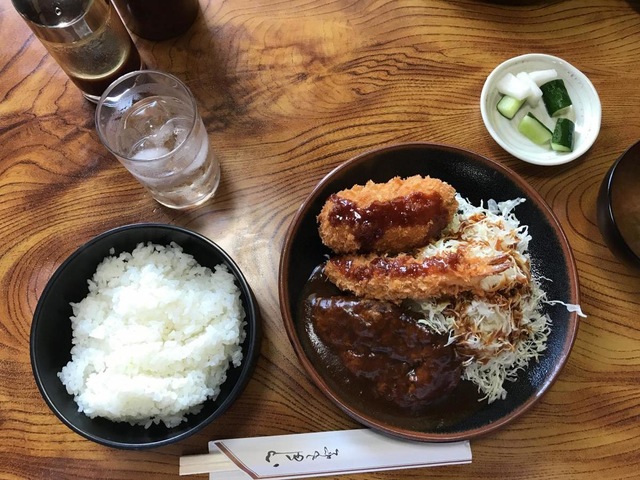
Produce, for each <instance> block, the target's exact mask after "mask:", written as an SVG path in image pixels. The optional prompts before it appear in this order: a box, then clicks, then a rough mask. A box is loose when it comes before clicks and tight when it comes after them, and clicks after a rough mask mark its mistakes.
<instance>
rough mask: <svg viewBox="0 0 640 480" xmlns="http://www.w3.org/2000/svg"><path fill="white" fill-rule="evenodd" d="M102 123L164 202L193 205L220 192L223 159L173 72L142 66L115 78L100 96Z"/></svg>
mask: <svg viewBox="0 0 640 480" xmlns="http://www.w3.org/2000/svg"><path fill="white" fill-rule="evenodd" d="M96 129H97V130H98V135H99V137H100V140H101V141H102V143H104V145H105V146H106V147H107V148H108V149H109V150H110V151H111V153H113V154H114V155H115V156H116V157H117V158H118V160H119V161H120V163H122V164H123V165H124V166H125V167H126V168H127V170H129V172H130V173H131V174H132V175H133V176H134V177H135V178H136V179H137V180H138V181H139V182H140V183H141V184H142V185H143V186H144V187H146V188H147V189H148V190H149V192H151V195H152V196H153V197H154V198H155V199H156V200H157V201H158V202H160V203H161V204H163V205H165V206H167V207H170V208H177V209H181V208H189V207H194V206H196V205H201V204H202V203H204V202H205V201H207V200H208V199H210V198H211V197H212V196H213V195H214V194H215V192H216V189H217V188H218V184H219V183H220V163H219V162H218V160H217V159H216V156H215V155H214V153H213V151H212V149H211V148H209V137H208V135H207V132H206V130H205V127H204V124H203V122H202V118H201V117H200V115H199V113H198V108H197V105H196V100H195V98H194V97H193V95H192V94H191V92H190V91H189V89H188V88H187V86H186V85H185V84H184V83H182V82H181V81H180V80H179V79H178V78H176V77H174V76H173V75H170V74H168V73H163V72H158V71H152V70H141V71H138V72H132V73H129V74H127V75H124V76H122V77H121V78H119V79H118V80H116V81H115V82H113V83H112V84H111V85H110V86H109V87H108V88H107V89H106V90H105V92H104V93H103V94H102V97H101V98H100V101H99V102H98V106H97V108H96Z"/></svg>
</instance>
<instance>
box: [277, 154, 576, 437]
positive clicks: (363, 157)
mask: <svg viewBox="0 0 640 480" xmlns="http://www.w3.org/2000/svg"><path fill="white" fill-rule="evenodd" d="M405 148H406V149H411V148H427V149H439V150H445V151H449V152H451V151H455V152H457V153H459V154H464V155H466V156H468V157H470V158H473V160H474V161H479V162H481V163H483V164H484V165H487V166H489V167H491V168H494V169H496V170H498V171H500V172H502V173H503V174H504V175H505V176H507V177H508V178H509V179H510V180H511V181H513V182H514V183H516V184H517V185H518V186H519V187H520V188H522V190H523V191H524V192H525V193H526V194H527V195H529V196H530V198H531V199H532V200H534V202H536V205H537V206H538V207H539V208H540V209H541V210H542V212H543V213H544V214H545V217H546V218H547V220H548V221H549V223H550V224H551V226H552V227H553V230H554V232H555V233H556V234H557V235H558V240H559V242H560V244H561V245H562V251H563V255H564V258H565V263H566V266H567V276H568V277H569V285H568V287H569V289H570V292H571V295H570V297H571V300H572V302H575V303H578V304H579V298H580V284H579V279H578V273H577V267H576V263H575V258H574V255H573V252H572V251H571V247H570V244H569V241H568V239H567V237H566V234H565V233H564V230H563V229H562V227H561V225H560V222H559V221H558V219H557V217H556V216H555V214H554V213H553V211H552V210H551V208H550V207H549V205H548V204H547V202H546V201H545V200H544V199H543V198H542V196H541V195H540V194H539V193H538V192H537V191H536V190H535V189H533V187H532V186H531V185H529V184H528V183H527V182H526V181H525V180H524V179H523V178H522V177H520V176H519V175H518V174H516V173H515V172H514V171H513V170H511V169H510V168H508V167H506V166H504V165H502V164H500V163H498V162H497V161H494V160H491V159H489V158H487V157H484V156H482V155H480V154H478V153H475V152H472V151H470V150H468V149H465V148H460V147H455V146H452V145H448V144H444V143H430V142H407V143H397V144H391V145H386V146H382V147H379V148H373V149H369V150H367V151H364V152H362V153H360V154H358V155H356V156H354V157H352V158H350V159H348V160H346V161H344V162H342V163H341V164H339V165H337V166H336V167H335V168H333V169H332V170H331V171H330V172H329V173H328V174H326V175H325V176H324V177H323V178H322V179H321V180H320V181H319V182H318V183H317V185H316V186H315V187H314V188H313V189H312V191H311V193H310V194H309V195H308V196H307V197H306V198H305V199H304V201H303V203H302V204H301V205H300V207H299V208H298V209H297V211H296V212H295V214H294V216H293V218H292V220H291V223H290V224H289V227H288V229H287V231H286V234H285V241H284V243H283V247H282V254H281V257H280V265H279V274H278V295H279V302H280V311H281V315H282V319H283V323H284V326H285V331H286V333H287V336H288V337H289V341H290V342H291V344H292V346H293V350H294V352H295V354H296V357H297V358H298V360H299V361H300V363H301V364H302V366H303V368H304V370H305V371H306V372H307V375H308V376H309V377H310V379H311V381H312V382H313V383H314V384H315V385H316V387H317V388H319V390H320V391H321V392H322V393H323V394H324V395H325V396H327V397H329V399H330V400H331V401H332V402H333V404H334V405H336V406H338V407H339V408H340V409H341V410H342V411H343V412H345V413H346V414H347V415H349V416H350V417H351V418H352V419H355V420H356V421H358V422H359V423H362V424H363V425H365V426H367V427H370V428H373V429H375V430H378V431H381V432H383V433H386V434H389V435H391V436H395V437H400V438H404V439H408V440H414V441H423V442H437V443H441V442H443V443H444V442H453V441H462V440H470V439H473V438H477V437H481V436H484V435H487V434H489V433H491V432H494V431H495V430H498V429H499V428H502V427H503V426H504V425H506V424H508V423H511V422H512V421H514V420H515V419H516V418H518V417H520V416H521V415H523V414H524V413H525V412H527V411H528V410H529V409H530V408H531V407H532V406H533V405H534V404H535V403H536V402H537V401H538V400H539V399H540V398H541V397H542V396H543V395H544V394H545V393H546V392H547V391H548V390H549V389H550V388H551V386H552V385H553V384H554V383H555V382H556V380H557V379H558V375H559V373H560V371H561V370H562V369H563V368H564V366H565V364H566V363H567V361H568V358H569V355H570V353H571V351H572V349H573V345H574V343H575V339H576V337H577V333H578V327H579V323H580V322H579V317H578V314H577V312H570V314H569V318H570V321H569V322H568V323H570V326H569V328H568V330H567V334H566V338H565V340H564V342H563V344H562V353H561V354H560V355H559V357H558V360H557V361H556V362H555V363H554V365H553V368H552V369H551V371H550V372H549V373H548V374H547V375H546V381H545V382H544V384H543V386H542V387H541V388H539V389H537V390H536V392H535V395H531V396H530V397H529V398H527V400H526V401H525V402H523V403H522V404H521V405H519V406H518V408H516V409H515V410H513V411H511V412H510V413H508V414H507V415H504V416H503V417H501V418H499V419H497V420H495V421H493V422H491V423H488V424H485V425H482V426H480V427H476V428H473V429H469V430H465V431H460V432H449V433H444V434H442V433H424V432H417V431H413V430H408V429H403V428H397V427H393V428H389V427H387V426H386V425H384V424H380V423H378V422H376V421H375V419H370V418H368V417H366V416H363V415H362V413H361V412H357V411H355V410H354V409H352V408H351V407H350V406H348V405H346V404H345V403H344V402H343V401H341V400H340V399H339V398H338V397H337V396H336V395H334V392H333V390H332V389H331V388H330V387H329V386H328V385H327V383H326V382H325V381H324V379H322V378H321V377H320V375H319V374H318V373H317V371H316V370H315V368H314V367H313V365H312V363H311V361H310V360H309V358H308V357H307V356H306V355H305V354H304V348H303V346H302V343H301V342H300V339H299V338H298V335H297V332H296V329H295V324H294V321H293V318H292V316H291V314H290V312H291V311H292V309H291V303H290V302H289V297H288V294H287V284H288V281H289V280H288V272H287V268H286V266H287V265H288V264H289V263H290V252H291V245H292V243H293V237H294V233H295V232H296V230H297V229H298V227H299V225H300V223H301V222H302V220H303V219H304V217H305V216H306V215H307V214H308V213H309V210H310V209H311V205H312V203H313V201H314V200H315V199H316V198H317V197H318V195H319V194H320V191H321V190H322V189H323V187H324V186H325V185H326V184H327V183H328V182H329V181H330V180H331V179H332V178H333V177H334V176H335V175H336V174H337V173H339V172H341V171H343V170H347V169H349V168H353V167H354V166H357V165H359V164H362V163H365V162H366V161H367V160H368V159H369V158H371V157H375V156H377V155H380V154H383V153H386V152H389V151H392V150H401V149H405Z"/></svg>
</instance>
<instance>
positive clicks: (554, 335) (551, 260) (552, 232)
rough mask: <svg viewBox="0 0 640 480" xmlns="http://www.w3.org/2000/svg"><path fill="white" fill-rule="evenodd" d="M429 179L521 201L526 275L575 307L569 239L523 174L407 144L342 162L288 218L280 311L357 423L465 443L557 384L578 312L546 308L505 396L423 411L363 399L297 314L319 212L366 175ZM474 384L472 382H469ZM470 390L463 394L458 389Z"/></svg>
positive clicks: (473, 195) (470, 156) (455, 401)
mask: <svg viewBox="0 0 640 480" xmlns="http://www.w3.org/2000/svg"><path fill="white" fill-rule="evenodd" d="M416 174H419V175H429V176H431V177H436V178H440V179H442V180H444V181H446V182H448V183H449V184H451V185H452V186H453V187H454V188H455V189H456V190H457V191H458V192H459V193H460V194H461V195H462V196H463V197H465V198H467V199H468V200H469V201H470V202H471V203H472V204H474V205H479V204H480V202H481V201H484V202H485V205H486V201H487V200H489V199H495V200H496V201H504V200H510V199H515V198H519V197H520V198H525V199H526V201H525V202H524V203H522V204H521V205H519V206H517V207H516V209H515V211H514V212H515V214H516V216H517V217H518V219H519V220H520V221H521V223H522V224H525V225H528V226H529V233H530V234H531V236H532V240H531V242H530V244H529V250H530V256H531V262H532V271H533V273H534V275H536V276H537V277H539V278H542V280H541V284H542V288H543V289H544V290H545V291H546V293H547V297H548V299H550V300H559V301H562V302H564V303H566V304H578V303H579V291H578V277H577V273H576V266H575V262H574V259H573V255H572V253H571V249H570V248H569V245H568V242H567V239H566V237H565V235H564V233H563V231H562V229H561V227H560V225H559V223H558V221H557V219H556V218H555V216H554V215H553V213H552V212H551V210H550V208H549V207H548V206H547V204H546V203H545V202H544V200H543V199H542V198H541V197H540V195H538V194H537V193H536V191H535V190H533V189H532V188H531V187H530V186H529V185H528V184H527V183H526V182H525V181H524V180H523V179H521V178H520V177H518V176H517V175H516V174H515V173H514V172H512V171H511V170H509V169H507V168H505V167H504V166H502V165H500V164H498V163H496V162H494V161H491V160H489V159H486V158H484V157H482V156H480V155H477V154H474V153H472V152H469V151H465V150H461V149H459V148H454V147H451V146H446V145H434V144H427V143H414V144H403V145H396V146H390V147H385V148H381V149H378V150H375V151H370V152H367V153H364V154H362V155H360V156H357V157H355V158H353V159H352V160H350V161H347V162H346V163H344V164H342V165H340V166H339V167H337V168H336V169H335V170H333V171H332V172H330V173H329V174H328V175H327V176H326V177H325V178H324V179H322V180H321V181H320V183H319V184H318V185H317V187H316V188H315V189H314V190H313V192H312V193H311V194H310V195H309V197H308V198H307V199H306V200H305V201H304V203H303V204H302V206H301V207H300V209H299V210H298V212H297V213H296V215H295V216H294V218H293V221H292V222H291V225H290V227H289V230H288V232H287V235H286V239H285V244H284V248H283V251H282V257H281V260H280V272H279V294H280V309H281V312H282V317H283V319H284V323H285V327H286V330H287V334H288V336H289V339H290V341H291V343H292V345H293V348H294V350H295V352H296V354H297V356H298V358H299V360H300V362H301V363H302V365H303V366H304V368H305V369H306V371H307V373H308V374H309V375H310V377H311V378H312V380H313V381H314V382H315V384H316V385H317V386H318V387H319V388H320V389H321V390H322V392H324V393H325V394H326V396H327V397H328V398H329V399H330V400H331V401H333V402H334V403H335V404H336V405H338V406H339V407H340V408H341V409H342V410H343V411H344V412H346V413H347V414H348V415H350V416H351V417H352V418H354V419H355V420H357V421H358V422H360V423H362V424H364V425H366V426H369V427H372V428H374V429H377V430H379V431H382V432H385V433H388V434H391V435H395V436H398V437H402V438H406V439H411V440H418V441H429V442H444V441H456V440H464V439H470V438H473V437H477V436H479V435H483V434H486V433H488V432H491V431H494V430H496V429H498V428H500V427H502V426H504V425H505V424H507V423H509V422H511V421H513V420H514V419H516V418H517V417H519V416H520V415H522V414H523V413H524V412H526V411H527V410H528V409H529V408H530V407H531V406H532V405H533V404H534V403H535V402H536V401H537V400H538V399H539V398H540V397H541V396H542V394H544V393H545V392H546V391H547V390H548V389H549V388H550V387H551V385H552V384H553V382H554V381H555V380H556V378H557V377H558V375H559V373H560V370H561V369H562V367H563V366H564V364H565V363H566V361H567V358H568V355H569V352H570V351H571V348H572V346H573V342H574V339H575V336H576V333H577V329H578V315H577V314H576V313H575V312H569V311H568V310H567V308H566V307H565V306H563V305H561V304H554V305H545V306H544V310H545V312H546V313H548V314H549V316H550V318H551V321H552V330H551V333H550V335H549V338H548V343H547V349H546V351H545V352H544V353H543V354H542V355H541V357H540V359H539V361H538V362H537V363H536V362H532V363H530V365H529V366H528V367H527V368H526V369H525V370H524V371H521V372H520V374H519V377H518V381H517V382H514V383H509V382H507V383H508V385H507V386H506V389H507V392H508V393H507V397H506V399H505V400H497V401H495V402H493V403H491V404H487V403H486V402H478V395H477V392H476V391H475V389H474V391H473V392H471V395H470V392H469V391H468V387H469V386H470V385H471V384H470V383H469V382H462V383H461V385H463V384H466V387H463V388H462V389H461V390H460V391H458V390H456V391H454V392H453V393H452V395H451V396H450V397H449V399H448V401H447V402H445V403H444V404H441V405H439V406H437V407H434V408H433V409H428V410H426V411H423V412H421V413H420V414H415V413H410V412H406V411H404V410H402V409H399V408H397V407H396V408H390V407H388V406H384V405H380V404H378V403H377V402H375V401H374V400H373V398H371V396H369V395H363V394H362V393H361V392H356V391H353V390H352V389H350V388H347V387H346V384H345V382H344V379H343V378H340V376H339V375H336V372H337V371H339V370H338V369H335V368H334V367H333V366H332V365H330V364H329V362H327V361H325V360H326V359H323V358H322V355H321V354H319V353H318V351H317V349H316V348H314V342H313V341H312V340H311V339H309V338H308V337H309V335H308V334H307V333H306V332H307V329H306V326H305V324H304V323H305V321H306V320H305V316H304V315H303V314H302V309H301V302H303V300H304V299H303V298H302V297H303V296H304V289H305V284H306V282H307V280H308V279H309V277H310V275H311V274H312V272H313V271H314V269H316V268H317V267H318V266H319V265H321V264H322V263H323V262H324V260H325V259H326V256H327V255H329V254H330V252H329V250H328V249H327V248H326V247H325V246H324V245H323V244H322V243H321V241H320V238H319V235H318V227H317V223H316V217H317V215H318V214H319V212H320V210H321V208H322V205H323V204H324V202H325V201H326V200H327V198H328V197H329V195H331V194H332V193H335V192H338V191H340V190H342V189H345V188H351V187H352V186H353V185H354V184H364V183H366V182H367V181H368V180H373V181H375V182H385V181H387V180H389V179H390V178H392V177H394V176H400V177H408V176H411V175H416ZM471 386H472V385H471ZM465 388H466V390H464V389H465Z"/></svg>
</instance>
